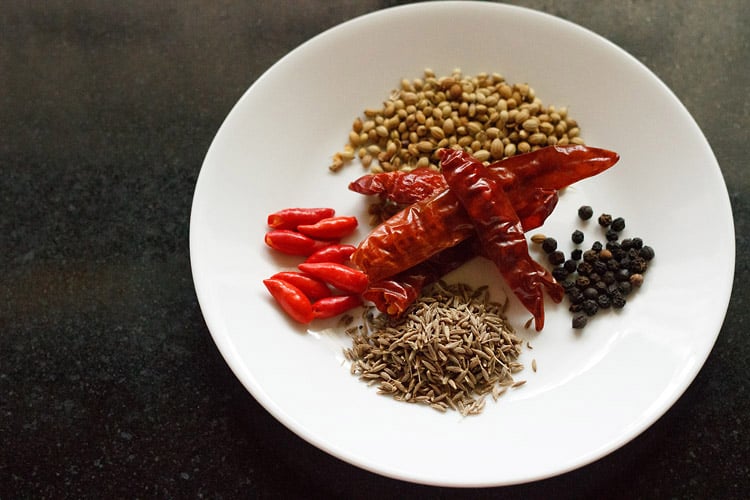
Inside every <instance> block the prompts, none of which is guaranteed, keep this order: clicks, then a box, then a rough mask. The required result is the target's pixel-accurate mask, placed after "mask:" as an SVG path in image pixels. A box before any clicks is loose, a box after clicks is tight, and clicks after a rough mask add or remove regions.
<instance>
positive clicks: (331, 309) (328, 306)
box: [312, 295, 362, 319]
mask: <svg viewBox="0 0 750 500" xmlns="http://www.w3.org/2000/svg"><path fill="white" fill-rule="evenodd" d="M361 305H362V298H361V297H360V296H359V295H332V296H330V297H325V298H323V299H320V300H317V301H315V302H313V305H312V311H313V318H316V319H322V318H333V317H334V316H338V315H339V314H343V313H345V312H346V311H348V310H350V309H354V308H355V307H359V306H361Z"/></svg>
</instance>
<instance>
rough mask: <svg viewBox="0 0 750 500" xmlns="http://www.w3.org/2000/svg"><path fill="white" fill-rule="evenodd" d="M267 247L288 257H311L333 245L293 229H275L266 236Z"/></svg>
mask: <svg viewBox="0 0 750 500" xmlns="http://www.w3.org/2000/svg"><path fill="white" fill-rule="evenodd" d="M265 241H266V245H268V246H269V247H271V248H273V249H274V250H277V251H279V252H282V253H285V254H288V255H302V256H308V255H311V254H312V253H313V252H315V251H316V250H319V249H321V248H323V247H325V246H328V245H330V244H331V242H329V241H319V240H315V239H313V238H310V237H309V236H306V235H304V234H302V233H298V232H297V231H293V230H291V229H273V230H271V231H268V232H267V233H266V236H265Z"/></svg>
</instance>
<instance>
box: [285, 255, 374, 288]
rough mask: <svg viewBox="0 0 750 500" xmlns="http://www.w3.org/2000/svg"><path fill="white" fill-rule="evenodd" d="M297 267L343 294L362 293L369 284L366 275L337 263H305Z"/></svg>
mask: <svg viewBox="0 0 750 500" xmlns="http://www.w3.org/2000/svg"><path fill="white" fill-rule="evenodd" d="M297 267H299V270H300V271H302V272H303V273H306V274H309V275H310V276H313V277H315V278H318V279H319V280H322V281H325V282H326V283H328V284H329V285H331V286H333V287H334V288H338V289H339V290H341V291H342V292H348V293H362V292H364V291H365V289H366V288H367V285H368V284H369V280H368V279H367V275H366V274H365V273H363V272H362V271H359V270H357V269H352V268H351V267H348V266H345V265H343V264H338V263H336V262H303V263H302V264H300V265H299V266H297Z"/></svg>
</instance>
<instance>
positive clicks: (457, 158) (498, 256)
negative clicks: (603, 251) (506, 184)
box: [441, 150, 563, 331]
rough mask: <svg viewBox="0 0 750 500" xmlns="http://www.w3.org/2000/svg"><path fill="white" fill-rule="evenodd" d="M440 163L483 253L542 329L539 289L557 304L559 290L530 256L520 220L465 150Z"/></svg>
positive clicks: (445, 155)
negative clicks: (472, 227) (475, 233)
mask: <svg viewBox="0 0 750 500" xmlns="http://www.w3.org/2000/svg"><path fill="white" fill-rule="evenodd" d="M441 160H442V163H441V165H442V173H443V176H444V177H445V180H446V182H447V183H448V186H449V187H450V191H453V192H455V193H456V197H457V198H458V199H459V200H460V201H461V204H462V205H463V207H464V209H465V210H466V212H467V213H468V214H469V216H470V218H471V220H472V222H473V223H474V226H475V228H476V232H477V235H478V238H479V241H480V242H481V244H482V251H483V254H484V255H485V256H486V257H488V258H489V259H491V260H492V261H493V262H494V263H495V265H496V266H497V268H498V270H499V271H500V273H501V274H502V275H503V278H504V279H505V281H506V283H507V284H508V286H509V287H510V289H511V290H512V291H513V293H514V294H515V295H516V297H518V299H519V300H520V301H521V303H522V304H523V305H524V307H526V309H528V310H529V312H531V313H532V315H533V316H534V323H535V327H536V329H537V331H538V330H541V329H542V328H543V327H544V293H543V288H546V289H547V291H548V293H549V294H550V296H551V297H552V299H553V300H555V301H556V302H559V301H561V300H562V298H563V289H562V287H561V286H560V285H559V284H558V283H557V282H556V281H555V280H554V278H553V277H552V275H551V274H550V273H549V271H547V270H546V269H545V268H543V267H542V266H541V265H539V263H537V262H536V261H535V260H534V259H532V258H531V256H530V255H529V249H528V245H527V243H526V237H525V236H524V232H523V228H522V227H521V222H520V220H519V219H518V215H517V214H516V212H515V210H514V208H513V205H512V203H511V201H510V199H509V198H508V196H507V195H506V193H505V192H504V191H503V189H502V187H501V186H500V185H499V183H498V182H497V181H496V179H494V178H493V176H492V174H491V173H490V172H489V170H488V169H487V168H486V167H485V166H484V165H482V163H481V162H479V161H477V160H475V159H474V158H472V157H471V156H470V155H468V154H467V153H464V152H463V151H457V150H451V151H448V150H445V151H444V152H443V154H442V158H441Z"/></svg>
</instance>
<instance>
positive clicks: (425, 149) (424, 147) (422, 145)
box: [417, 141, 434, 153]
mask: <svg viewBox="0 0 750 500" xmlns="http://www.w3.org/2000/svg"><path fill="white" fill-rule="evenodd" d="M417 149H418V150H419V152H420V153H430V152H432V150H433V149H434V146H433V145H432V143H431V142H430V141H421V142H419V144H417Z"/></svg>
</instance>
